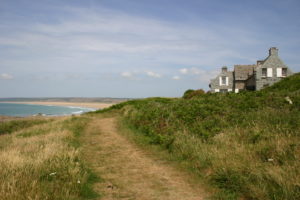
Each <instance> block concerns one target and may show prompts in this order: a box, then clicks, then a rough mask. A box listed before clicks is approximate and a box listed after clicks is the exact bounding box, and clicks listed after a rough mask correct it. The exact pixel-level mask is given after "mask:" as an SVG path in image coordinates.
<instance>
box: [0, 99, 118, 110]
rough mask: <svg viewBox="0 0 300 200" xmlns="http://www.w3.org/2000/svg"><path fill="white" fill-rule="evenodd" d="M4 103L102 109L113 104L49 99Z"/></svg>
mask: <svg viewBox="0 0 300 200" xmlns="http://www.w3.org/2000/svg"><path fill="white" fill-rule="evenodd" d="M3 103H4V102H3ZM5 103H18V104H35V105H51V106H74V107H82V108H93V109H103V108H108V107H110V106H111V105H113V103H88V102H50V101H47V102H42V101H26V102H5Z"/></svg>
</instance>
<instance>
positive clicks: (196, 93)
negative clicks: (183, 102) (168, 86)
mask: <svg viewBox="0 0 300 200" xmlns="http://www.w3.org/2000/svg"><path fill="white" fill-rule="evenodd" d="M203 94H205V91H204V90H202V89H199V90H191V89H189V90H187V91H185V92H184V94H183V96H182V98H184V99H191V98H193V97H196V96H200V95H203Z"/></svg>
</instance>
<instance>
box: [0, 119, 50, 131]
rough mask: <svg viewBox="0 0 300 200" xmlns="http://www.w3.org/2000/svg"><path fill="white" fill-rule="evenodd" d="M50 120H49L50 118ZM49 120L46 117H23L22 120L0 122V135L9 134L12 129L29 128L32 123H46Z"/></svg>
mask: <svg viewBox="0 0 300 200" xmlns="http://www.w3.org/2000/svg"><path fill="white" fill-rule="evenodd" d="M50 121H51V120H50ZM47 122H49V120H46V119H23V120H13V121H8V122H1V123H0V135H2V134H9V133H12V132H14V131H18V130H22V129H25V128H29V127H31V126H34V125H38V124H43V123H47Z"/></svg>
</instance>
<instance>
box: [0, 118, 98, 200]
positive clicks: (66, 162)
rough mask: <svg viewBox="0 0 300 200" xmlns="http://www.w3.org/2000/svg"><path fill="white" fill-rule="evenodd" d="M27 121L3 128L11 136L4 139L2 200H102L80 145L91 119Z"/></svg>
mask: <svg viewBox="0 0 300 200" xmlns="http://www.w3.org/2000/svg"><path fill="white" fill-rule="evenodd" d="M27 120H28V121H27ZM27 120H26V119H24V120H18V121H13V122H5V124H6V125H4V126H2V130H5V133H10V134H3V135H0V174H1V176H0V196H1V199H3V200H13V199H18V200H23V199H24V200H25V199H58V200H60V199H61V200H64V199H70V200H72V199H73V200H80V199H94V198H97V197H99V195H98V194H97V193H95V192H94V191H93V189H92V184H93V183H95V182H96V181H99V178H97V177H96V176H95V174H93V172H92V171H91V170H89V168H88V167H87V165H86V163H85V162H84V161H83V160H84V159H83V158H82V154H81V149H80V148H79V147H80V142H79V141H78V140H79V136H80V135H81V134H82V132H83V131H84V128H85V126H86V124H87V123H88V122H89V118H87V117H84V116H82V117H73V118H68V119H66V120H63V119H61V118H56V119H53V120H51V121H49V120H31V119H27ZM7 124H8V125H7Z"/></svg>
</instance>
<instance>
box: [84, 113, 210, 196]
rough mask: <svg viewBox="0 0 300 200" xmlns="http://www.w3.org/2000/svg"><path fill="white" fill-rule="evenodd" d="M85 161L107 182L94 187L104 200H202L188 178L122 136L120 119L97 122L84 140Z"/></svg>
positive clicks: (96, 120) (94, 121)
mask: <svg viewBox="0 0 300 200" xmlns="http://www.w3.org/2000/svg"><path fill="white" fill-rule="evenodd" d="M83 143H84V146H83V149H84V157H85V159H86V160H87V162H88V163H89V164H90V166H91V168H92V170H93V171H94V172H95V173H96V174H99V176H101V177H102V178H103V179H104V181H103V182H101V183H96V184H95V185H94V187H95V188H94V189H95V191H97V192H99V193H101V194H103V197H102V198H101V199H105V200H110V199H128V200H129V199H138V200H154V199H163V200H168V199H170V200H171V199H172V200H201V199H203V196H204V193H203V191H201V190H200V189H198V187H196V186H195V185H192V184H190V183H189V181H188V177H187V176H186V175H184V174H183V173H182V172H180V171H178V170H177V169H175V168H173V167H171V166H169V165H168V164H166V163H165V162H163V161H162V160H159V159H154V158H153V157H151V156H149V155H147V152H145V151H143V150H142V149H140V148H139V147H137V146H136V145H135V144H133V143H131V142H130V141H129V140H128V139H127V138H125V137H124V136H122V135H121V134H119V133H118V130H117V128H116V118H95V119H94V120H93V121H92V122H91V123H90V124H89V126H88V127H87V129H86V133H85V135H84V137H83Z"/></svg>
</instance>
